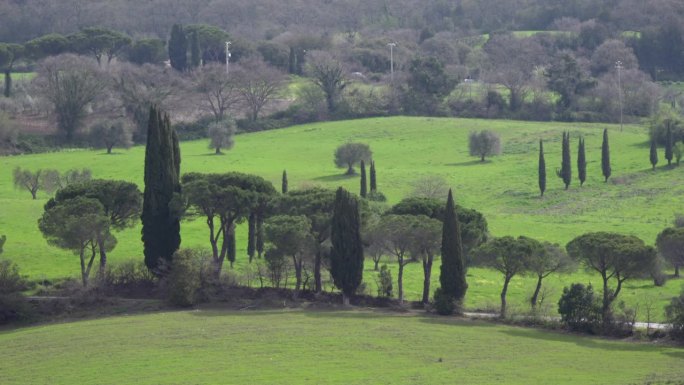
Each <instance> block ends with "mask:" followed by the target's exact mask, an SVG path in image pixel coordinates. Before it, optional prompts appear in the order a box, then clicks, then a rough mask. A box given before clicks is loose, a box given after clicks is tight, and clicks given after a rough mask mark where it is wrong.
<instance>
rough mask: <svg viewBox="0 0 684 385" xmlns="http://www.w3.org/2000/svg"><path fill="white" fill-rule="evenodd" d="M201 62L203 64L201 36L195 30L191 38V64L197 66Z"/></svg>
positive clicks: (193, 66)
mask: <svg viewBox="0 0 684 385" xmlns="http://www.w3.org/2000/svg"><path fill="white" fill-rule="evenodd" d="M200 64H202V52H201V51H200V44H199V36H198V35H197V31H194V32H193V33H192V37H191V38H190V66H191V67H192V68H197V67H199V66H200Z"/></svg>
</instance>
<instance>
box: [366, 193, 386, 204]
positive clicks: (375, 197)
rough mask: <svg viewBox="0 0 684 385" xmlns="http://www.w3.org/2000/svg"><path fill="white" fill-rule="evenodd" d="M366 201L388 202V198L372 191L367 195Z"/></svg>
mask: <svg viewBox="0 0 684 385" xmlns="http://www.w3.org/2000/svg"><path fill="white" fill-rule="evenodd" d="M366 199H368V200H369V201H373V202H387V197H385V194H383V193H381V192H380V191H371V192H369V193H368V194H367V195H366Z"/></svg>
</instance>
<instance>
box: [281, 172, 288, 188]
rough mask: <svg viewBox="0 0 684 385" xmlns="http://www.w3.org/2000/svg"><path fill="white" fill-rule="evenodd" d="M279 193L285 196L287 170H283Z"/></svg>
mask: <svg viewBox="0 0 684 385" xmlns="http://www.w3.org/2000/svg"><path fill="white" fill-rule="evenodd" d="M281 191H282V193H283V194H287V170H283V181H282V186H281Z"/></svg>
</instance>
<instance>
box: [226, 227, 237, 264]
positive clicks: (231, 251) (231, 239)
mask: <svg viewBox="0 0 684 385" xmlns="http://www.w3.org/2000/svg"><path fill="white" fill-rule="evenodd" d="M235 246H236V245H235V224H232V225H231V226H230V227H229V228H228V252H227V253H226V258H227V259H228V262H230V268H231V269H232V268H233V264H234V263H235Z"/></svg>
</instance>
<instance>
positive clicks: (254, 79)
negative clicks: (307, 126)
mask: <svg viewBox="0 0 684 385" xmlns="http://www.w3.org/2000/svg"><path fill="white" fill-rule="evenodd" d="M242 68H244V69H245V70H242V71H240V72H239V73H238V74H236V75H237V76H238V78H239V83H238V92H239V93H240V96H241V97H242V101H243V102H244V104H245V105H246V107H247V108H248V109H249V119H250V120H251V121H255V120H257V118H258V117H259V113H260V112H261V110H262V109H263V108H264V107H265V106H266V105H267V104H268V103H269V102H270V101H272V100H273V99H274V98H275V97H276V96H277V95H278V92H279V91H280V89H281V87H282V85H283V80H284V76H283V74H282V73H281V72H280V71H278V70H276V69H275V68H273V67H270V66H268V65H267V64H266V63H264V62H263V61H262V60H256V59H251V60H248V61H246V62H244V63H242Z"/></svg>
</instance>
